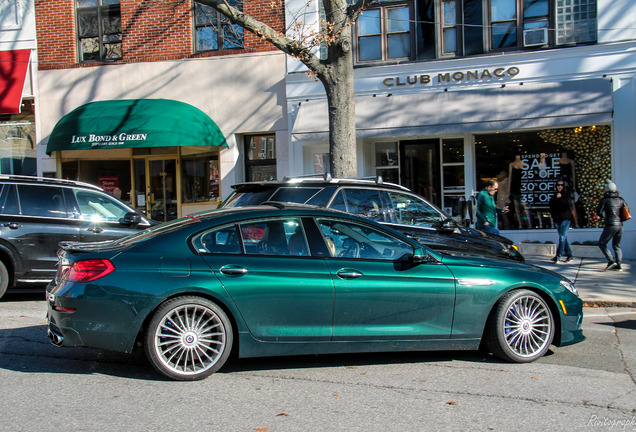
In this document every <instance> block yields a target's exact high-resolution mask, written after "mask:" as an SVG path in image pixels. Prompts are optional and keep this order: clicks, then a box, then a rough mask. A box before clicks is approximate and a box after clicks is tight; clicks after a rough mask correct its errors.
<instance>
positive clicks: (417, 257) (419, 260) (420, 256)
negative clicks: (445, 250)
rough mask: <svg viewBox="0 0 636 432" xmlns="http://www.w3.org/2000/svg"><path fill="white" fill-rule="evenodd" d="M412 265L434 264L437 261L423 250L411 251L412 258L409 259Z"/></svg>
mask: <svg viewBox="0 0 636 432" xmlns="http://www.w3.org/2000/svg"><path fill="white" fill-rule="evenodd" d="M411 261H412V262H413V264H425V263H428V262H436V261H437V260H436V259H435V258H434V257H432V256H431V255H430V254H428V253H427V252H426V251H425V250H424V249H423V248H415V249H413V257H412V258H411Z"/></svg>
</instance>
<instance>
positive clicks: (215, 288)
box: [47, 203, 584, 380]
mask: <svg viewBox="0 0 636 432" xmlns="http://www.w3.org/2000/svg"><path fill="white" fill-rule="evenodd" d="M58 256H59V265H58V273H57V276H56V278H55V280H54V281H53V282H51V284H50V285H49V286H48V287H47V299H48V324H49V331H48V334H49V338H50V339H51V341H52V342H53V343H54V344H55V345H59V346H63V347H65V346H86V347H93V348H99V349H106V350H115V351H122V352H132V350H133V349H134V348H135V347H137V346H139V345H141V346H143V347H144V349H145V352H146V355H147V357H148V359H149V360H150V363H151V364H152V365H153V366H154V367H155V369H156V370H157V371H158V372H159V373H161V374H163V375H164V376H166V377H169V378H172V379H176V380H197V379H202V378H204V377H206V376H208V375H210V374H212V373H214V372H215V371H217V370H219V369H220V368H221V367H222V366H223V364H225V362H226V361H227V359H228V358H229V356H230V354H231V353H235V354H237V355H238V356H239V357H259V356H275V355H298V354H322V353H351V352H370V351H376V352H377V351H407V350H411V351H414V350H418V351H419V350H450V349H462V350H476V349H478V348H479V347H480V346H482V347H484V348H486V349H487V350H488V351H489V352H491V353H492V354H494V355H495V356H497V357H499V358H501V359H504V360H506V361H512V362H530V361H533V360H535V359H537V358H539V357H541V356H542V355H543V354H545V353H546V352H547V350H548V349H549V347H550V345H552V344H554V345H556V346H562V345H568V344H572V343H576V342H580V341H582V340H583V339H584V336H583V333H582V331H581V322H582V320H583V305H582V302H581V300H580V299H579V297H578V295H577V292H576V289H575V287H574V286H573V284H572V283H571V282H570V281H569V280H567V279H566V278H564V277H562V276H560V275H558V274H556V273H553V272H550V271H548V270H545V269H542V268H539V267H534V266H529V265H526V264H521V263H517V262H513V261H510V260H497V259H493V258H492V257H489V258H487V259H484V258H480V257H477V256H475V257H461V258H459V257H452V256H450V255H444V254H441V253H438V252H435V251H432V250H431V249H428V248H425V247H422V246H421V245H420V244H418V243H416V242H414V241H412V240H411V239H409V238H408V237H406V236H404V235H402V234H401V233H398V232H397V231H394V230H392V229H390V228H387V227H385V226H382V225H380V224H377V223H375V222H373V221H370V220H368V219H361V218H358V217H356V216H352V215H349V214H346V213H342V212H337V211H331V210H324V209H318V208H314V207H309V206H302V205H293V206H285V205H281V204H276V203H270V204H269V205H261V206H257V207H243V208H234V209H223V210H217V211H212V212H207V213H199V214H195V215H191V216H188V217H185V218H182V219H179V220H176V221H172V222H167V223H164V224H161V225H158V226H155V227H152V228H149V229H147V230H145V231H141V232H139V233H137V234H133V235H131V236H128V237H124V238H121V239H118V240H112V241H107V242H99V243H63V244H61V249H60V251H59V253H58Z"/></svg>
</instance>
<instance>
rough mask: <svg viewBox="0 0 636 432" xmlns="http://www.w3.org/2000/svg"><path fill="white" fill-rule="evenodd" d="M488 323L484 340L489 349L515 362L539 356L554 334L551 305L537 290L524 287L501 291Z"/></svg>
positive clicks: (500, 356) (524, 361) (544, 351)
mask: <svg viewBox="0 0 636 432" xmlns="http://www.w3.org/2000/svg"><path fill="white" fill-rule="evenodd" d="M487 326H488V327H487V329H486V336H485V337H486V339H485V342H486V345H487V347H488V348H489V349H490V352H492V353H493V354H494V355H495V356H497V357H499V358H501V359H504V360H507V361H512V362H516V363H527V362H531V361H534V360H536V359H538V358H539V357H541V356H542V355H544V354H545V353H546V352H547V351H548V349H549V348H550V344H551V343H552V339H553V338H554V318H553V316H552V311H551V310H550V307H549V306H548V304H547V303H546V302H545V300H544V299H543V298H542V297H541V296H540V295H539V294H537V293H535V292H533V291H530V290H525V289H524V290H515V291H510V292H508V293H506V294H504V295H503V296H502V297H501V299H500V300H499V302H498V303H497V305H496V306H495V309H494V310H493V313H492V315H491V317H490V321H489V322H488V324H487Z"/></svg>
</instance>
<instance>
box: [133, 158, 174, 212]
mask: <svg viewBox="0 0 636 432" xmlns="http://www.w3.org/2000/svg"><path fill="white" fill-rule="evenodd" d="M134 166H135V197H136V200H135V206H136V209H137V211H141V212H143V213H145V214H146V216H148V217H149V218H150V219H153V220H156V221H158V222H166V221H169V220H173V219H176V218H177V217H178V214H179V201H178V196H177V191H178V186H177V160H176V159H148V158H146V159H135V164H134Z"/></svg>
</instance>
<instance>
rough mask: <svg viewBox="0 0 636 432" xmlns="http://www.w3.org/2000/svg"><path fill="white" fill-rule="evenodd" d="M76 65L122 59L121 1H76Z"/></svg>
mask: <svg viewBox="0 0 636 432" xmlns="http://www.w3.org/2000/svg"><path fill="white" fill-rule="evenodd" d="M75 2H76V3H75V4H76V13H77V39H78V52H79V61H81V62H84V61H99V60H120V59H121V58H122V33H121V8H120V0H75Z"/></svg>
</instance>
